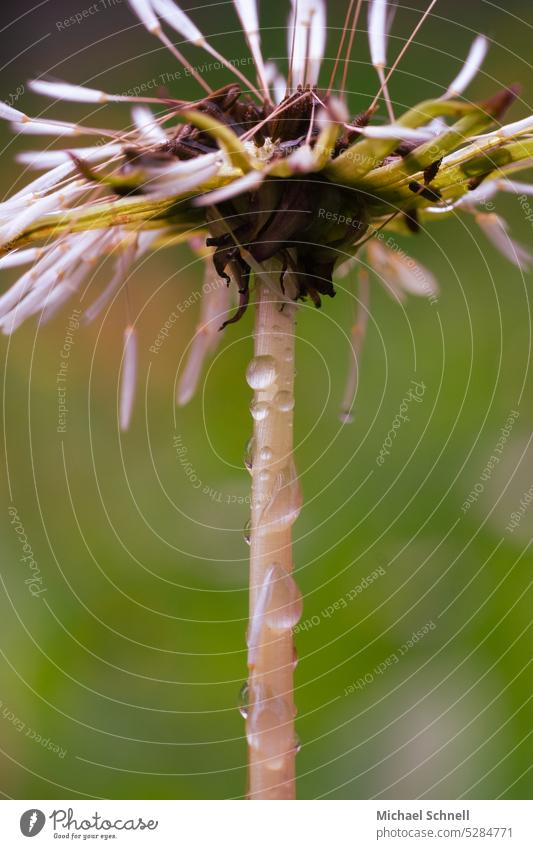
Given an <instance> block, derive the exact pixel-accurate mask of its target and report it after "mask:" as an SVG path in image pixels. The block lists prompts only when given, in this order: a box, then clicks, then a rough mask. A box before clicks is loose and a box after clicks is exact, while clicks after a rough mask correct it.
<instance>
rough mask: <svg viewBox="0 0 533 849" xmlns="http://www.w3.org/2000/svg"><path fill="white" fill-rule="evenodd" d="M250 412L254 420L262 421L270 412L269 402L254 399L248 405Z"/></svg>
mask: <svg viewBox="0 0 533 849" xmlns="http://www.w3.org/2000/svg"><path fill="white" fill-rule="evenodd" d="M250 412H251V414H252V416H253V418H254V419H255V421H256V422H262V421H263V419H266V417H267V416H268V414H269V413H270V404H268V403H267V402H266V401H254V402H253V404H252V406H251V407H250Z"/></svg>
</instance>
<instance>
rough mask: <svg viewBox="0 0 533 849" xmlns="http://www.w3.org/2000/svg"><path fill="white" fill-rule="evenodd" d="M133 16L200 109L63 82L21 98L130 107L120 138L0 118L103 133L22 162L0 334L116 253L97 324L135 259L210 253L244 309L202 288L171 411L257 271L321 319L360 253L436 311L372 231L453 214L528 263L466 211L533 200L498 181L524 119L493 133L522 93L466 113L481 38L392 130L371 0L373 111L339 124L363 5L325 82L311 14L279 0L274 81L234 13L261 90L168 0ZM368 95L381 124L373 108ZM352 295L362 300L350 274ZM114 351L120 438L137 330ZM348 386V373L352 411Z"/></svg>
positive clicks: (224, 294) (512, 158)
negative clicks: (285, 13) (196, 59)
mask: <svg viewBox="0 0 533 849" xmlns="http://www.w3.org/2000/svg"><path fill="white" fill-rule="evenodd" d="M434 2H435V0H434ZM434 2H432V3H430V4H429V6H428V9H427V10H426V12H425V13H424V15H423V16H422V18H421V20H420V21H419V23H418V25H417V27H416V29H415V31H414V32H413V35H412V38H414V36H415V35H416V33H417V32H418V30H419V28H420V26H421V25H422V24H423V22H424V21H425V19H426V17H427V15H428V14H429V13H430V11H431V9H432V8H433V6H434ZM129 3H130V6H131V7H132V9H133V10H134V12H135V13H136V14H137V15H138V17H139V18H140V20H141V21H142V23H143V24H144V25H145V27H146V28H147V29H148V30H149V31H150V32H151V33H153V34H154V35H155V36H156V37H157V38H159V39H160V40H161V41H162V42H163V43H164V44H165V45H166V46H167V47H168V49H169V50H170V51H171V52H172V54H173V55H174V56H175V57H176V59H177V61H178V62H179V63H180V64H183V65H184V66H185V67H187V68H188V69H189V71H190V73H191V75H192V76H193V77H194V78H195V80H196V82H197V83H198V86H199V97H198V99H197V100H195V101H183V100H176V99H174V98H172V97H170V96H168V97H166V96H164V97H155V98H149V97H130V96H127V95H113V94H106V93H104V92H102V91H97V90H95V89H91V88H84V87H80V86H77V85H70V84H67V83H56V82H46V81H43V80H36V81H33V82H32V83H31V84H30V87H31V88H32V90H33V91H35V92H37V93H40V94H43V95H46V96H48V97H51V98H55V99H57V100H60V101H77V102H84V103H92V104H95V103H134V105H133V108H132V118H133V122H134V128H133V129H132V130H129V131H127V132H124V133H118V132H115V131H112V130H102V129H101V128H96V127H86V126H81V125H77V124H73V123H67V122H62V121H52V120H41V119H34V118H31V117H29V116H27V115H26V114H24V113H22V112H20V111H18V110H16V109H14V108H11V107H8V106H6V105H3V104H2V105H0V116H1V117H3V118H6V119H8V120H10V121H11V122H12V125H13V128H14V130H15V131H17V132H20V133H27V134H30V135H39V134H49V135H52V136H61V137H65V138H69V139H70V138H71V137H72V138H74V137H79V136H83V135H86V136H88V137H89V138H91V137H92V138H93V139H95V137H96V138H98V139H99V140H100V139H101V138H102V137H105V138H106V139H107V141H106V142H105V143H103V144H102V143H99V144H95V145H94V146H89V147H75V146H73V147H71V146H69V147H66V148H65V149H62V150H54V151H45V152H34V151H29V152H26V153H23V154H22V155H21V156H20V157H19V160H20V161H21V162H23V163H25V164H27V165H29V166H30V167H32V168H35V169H40V170H43V171H44V173H43V175H42V176H40V177H38V178H37V179H36V180H34V181H33V182H32V183H30V184H29V185H28V186H26V187H25V188H24V189H22V190H21V191H19V192H17V193H16V194H15V195H14V196H13V197H11V198H10V199H9V200H7V201H5V202H4V203H3V204H1V205H0V222H1V223H0V245H1V248H2V253H3V256H2V258H1V259H0V265H1V266H3V267H8V266H18V265H20V266H23V265H25V266H29V269H28V270H27V271H26V272H25V273H24V274H23V275H22V277H20V279H19V280H18V282H16V283H15V285H13V286H12V287H11V288H10V289H9V290H8V291H7V292H5V294H3V295H2V296H1V297H0V326H1V328H2V330H3V331H4V332H6V333H9V332H11V331H12V330H14V329H15V328H17V327H18V326H19V325H20V324H21V323H22V322H23V321H24V320H25V319H27V318H28V317H29V316H31V315H36V314H40V315H41V320H46V319H47V318H49V317H50V316H52V315H53V314H54V313H55V312H56V310H57V309H58V308H59V307H61V305H62V304H63V303H64V301H65V300H66V299H67V298H69V297H70V295H71V294H72V293H73V292H75V291H76V290H78V289H79V288H80V287H81V285H82V283H83V281H84V280H85V278H86V277H87V275H88V274H89V271H90V270H91V269H92V267H93V265H94V262H95V261H96V260H99V259H102V258H104V257H106V256H109V255H111V256H112V257H113V258H114V261H115V272H114V274H113V276H112V279H111V280H110V282H109V284H108V285H107V287H106V288H105V289H104V290H103V291H101V292H100V293H99V294H98V295H97V296H96V298H95V300H94V302H93V303H92V305H91V306H90V307H89V308H88V310H87V313H86V315H87V318H88V319H89V320H91V319H93V318H94V317H95V316H97V315H98V314H99V313H100V311H101V310H102V309H103V308H104V307H105V306H106V305H107V304H108V303H109V302H110V301H111V299H112V298H113V297H114V296H115V295H116V293H117V291H118V290H119V289H120V288H121V287H122V286H123V285H124V280H125V278H126V276H129V274H130V271H131V267H132V266H133V265H134V264H135V263H136V262H137V261H138V260H139V258H140V257H141V256H143V255H144V254H146V253H147V252H149V251H151V250H154V249H159V248H160V247H162V246H173V245H175V244H176V243H179V242H183V241H188V242H190V243H191V245H192V246H193V248H194V249H195V250H197V251H199V252H200V253H201V255H202V256H204V258H205V262H206V275H207V276H208V278H209V279H210V280H211V281H213V280H214V279H218V278H220V279H222V280H223V281H226V282H227V283H228V285H229V284H230V283H235V284H236V287H237V290H238V306H237V311H236V312H235V314H234V315H232V316H231V317H229V318H226V320H225V321H223V322H221V320H220V315H224V314H227V313H228V310H229V309H230V308H231V302H230V297H231V293H230V292H229V291H227V290H226V288H225V287H221V286H217V285H211V286H207V287H205V289H206V292H207V294H206V295H205V303H204V306H203V311H202V315H201V318H200V324H199V327H198V332H197V335H196V337H195V339H194V342H193V345H192V347H191V355H190V360H189V362H188V364H187V366H186V368H185V370H184V373H183V376H182V379H181V384H180V387H179V393H178V401H179V402H180V403H185V402H186V401H187V400H188V399H189V398H190V397H191V395H192V393H193V391H194V388H195V385H196V383H197V381H198V378H199V375H200V372H201V368H202V363H203V360H204V357H205V355H206V354H207V353H208V352H209V351H211V350H212V349H213V347H214V345H215V343H216V339H217V335H218V330H219V327H220V325H221V324H222V326H223V327H224V326H225V325H227V324H230V323H232V322H235V321H236V320H237V319H238V318H240V317H241V315H242V314H243V312H244V311H245V309H246V306H247V303H248V299H249V289H250V279H251V275H253V274H255V275H261V274H263V272H264V269H265V268H266V267H267V266H268V268H269V274H268V281H269V285H270V286H273V287H276V289H277V295H278V296H279V297H280V298H282V299H283V298H285V299H287V300H297V299H301V298H306V297H309V298H311V299H312V301H314V303H315V304H316V305H317V306H320V303H321V296H323V295H329V296H333V295H334V294H335V290H334V285H333V279H334V276H335V273H338V274H339V275H343V274H345V273H346V272H347V271H349V270H350V269H351V268H352V267H353V265H354V264H355V263H354V260H353V259H352V258H355V257H357V258H358V259H364V261H365V265H366V266H371V267H372V268H374V269H375V270H376V272H377V275H378V277H380V278H381V279H383V280H385V281H386V284H387V287H388V288H389V290H390V291H392V293H393V294H394V295H395V296H396V297H399V298H401V297H403V296H404V295H405V293H411V294H419V295H426V296H429V297H432V296H435V294H436V291H437V284H436V281H435V280H434V277H433V275H432V274H431V272H430V271H428V270H425V269H423V270H422V271H423V273H421V267H420V265H418V264H417V263H416V262H414V260H411V259H410V258H409V257H407V256H406V255H405V254H403V253H401V252H399V251H394V250H392V249H391V248H390V247H389V246H388V245H387V243H386V242H385V241H384V240H380V239H379V238H375V237H376V236H379V234H380V233H382V232H385V231H386V230H393V231H397V232H405V233H417V232H418V231H419V229H420V227H421V225H422V224H423V225H424V226H426V225H427V224H428V223H429V222H430V221H431V220H433V219H437V220H439V219H442V218H445V217H446V215H449V214H451V213H452V212H453V211H458V210H460V211H462V212H464V213H465V214H468V215H473V216H474V217H475V218H476V220H477V222H478V223H479V225H480V227H481V228H482V230H483V232H484V233H485V234H486V235H487V236H488V237H489V238H490V239H491V241H492V242H493V243H494V244H495V245H496V247H498V248H500V249H501V250H502V252H503V253H504V254H505V255H506V256H507V257H508V258H509V259H510V260H511V261H512V262H515V263H516V264H521V263H524V262H529V260H530V259H531V257H530V255H529V253H528V252H527V251H526V250H525V249H524V248H523V247H521V246H519V245H516V244H515V243H514V242H513V241H512V239H511V238H510V236H509V234H508V231H507V228H506V225H505V222H504V221H503V220H502V219H501V218H500V217H499V216H498V215H496V214H495V213H493V212H490V213H487V212H486V211H479V204H480V203H481V204H483V203H485V202H486V201H487V199H488V198H489V197H491V196H492V195H493V194H494V193H495V192H497V191H500V190H501V191H520V192H522V193H524V192H531V187H530V186H528V185H526V184H519V185H517V184H516V183H514V182H512V181H511V180H510V179H509V178H510V176H511V175H512V174H513V172H515V171H517V170H519V169H521V168H524V167H526V166H528V165H530V161H531V156H532V155H533V137H532V133H533V118H532V117H528V118H526V119H524V120H521V121H517V122H515V123H512V124H508V125H502V123H501V122H502V118H503V115H504V113H505V111H506V110H507V108H508V107H509V105H510V104H511V103H512V101H513V100H514V98H515V97H516V93H517V90H516V88H515V87H510V88H509V89H508V90H505V91H503V92H499V93H497V94H496V95H494V96H492V97H491V98H490V99H488V100H486V101H485V102H483V103H479V104H472V103H471V102H469V101H467V100H462V99H460V96H461V95H462V93H463V92H464V90H465V89H466V87H467V86H468V84H469V83H470V81H471V80H472V78H473V77H474V75H475V74H476V72H477V71H478V69H479V67H480V65H481V63H482V61H483V59H484V56H485V53H486V49H487V42H486V40H485V39H484V38H483V37H482V36H479V37H477V38H476V39H475V41H474V43H473V44H472V47H471V50H470V53H469V55H468V56H467V58H466V60H465V63H464V65H463V67H462V69H461V70H460V72H459V74H458V76H457V77H456V79H455V80H454V81H453V82H452V83H451V85H450V86H449V88H448V90H447V91H446V92H444V93H443V94H440V95H439V96H438V97H436V98H435V99H434V100H427V101H424V102H422V103H419V104H418V105H416V106H414V107H413V108H411V109H410V110H409V111H407V112H405V113H403V114H401V115H399V116H396V114H395V110H394V107H393V103H392V101H391V98H390V95H389V81H390V77H391V74H392V72H393V71H394V69H395V67H396V65H397V64H398V62H399V61H401V58H402V56H403V54H404V52H405V49H404V50H402V51H401V53H400V55H399V57H398V59H397V60H396V61H395V62H394V64H393V65H392V66H391V68H390V70H389V71H388V72H386V70H385V69H386V67H387V32H388V25H389V20H388V13H389V11H390V10H388V8H387V3H386V2H385V0H370V3H369V10H368V31H369V41H370V52H371V58H372V63H373V65H374V67H375V68H376V71H377V74H378V78H379V91H378V93H377V95H376V97H375V98H374V100H373V101H372V102H371V103H367V104H362V107H363V108H362V111H360V112H359V114H357V115H356V116H350V115H349V112H348V108H347V105H346V102H345V98H344V90H345V87H346V75H347V69H348V61H347V60H348V59H349V56H350V52H351V49H352V43H353V38H354V34H355V32H356V29H357V26H358V23H359V18H360V13H361V9H362V3H361V2H357V3H356V2H355V0H352V2H351V3H350V4H349V9H348V14H347V17H346V25H345V27H344V31H343V35H342V38H341V41H340V44H339V46H338V51H337V57H336V61H335V65H334V68H333V70H332V73H331V75H330V79H329V83H328V84H327V85H325V84H324V82H322V84H320V83H319V77H320V69H321V62H322V57H323V53H324V49H325V43H326V20H325V19H326V14H325V9H326V4H325V2H323V0H298V2H296V0H293V2H292V3H291V11H290V16H289V22H288V28H287V51H288V56H289V63H288V73H287V78H286V79H285V78H284V77H283V76H282V75H281V72H280V71H279V70H278V68H277V67H275V66H274V65H273V63H271V62H269V63H265V61H264V60H263V56H262V53H261V44H260V27H259V20H258V12H257V8H256V3H255V2H254V0H234V6H235V11H236V13H237V15H238V17H239V19H240V22H241V24H242V27H243V35H244V38H245V39H246V41H247V44H248V47H249V49H250V52H251V55H252V57H253V64H254V67H255V71H256V76H257V79H256V80H255V81H251V80H249V79H247V77H245V76H244V74H243V73H242V71H241V70H240V68H239V67H238V66H237V65H236V64H235V63H232V62H231V61H229V60H227V59H226V58H225V57H224V56H222V55H220V53H218V51H217V50H215V49H214V48H213V47H212V46H211V45H210V43H209V42H208V41H207V40H206V39H205V38H204V36H203V34H202V33H201V32H200V30H199V29H198V27H197V26H196V25H195V24H194V23H193V21H192V20H191V19H190V18H189V17H188V16H187V15H186V14H185V13H184V12H183V11H181V10H180V9H179V8H178V6H176V5H175V4H174V3H173V2H172V0H129ZM167 31H168V32H171V31H174V32H176V33H178V34H179V35H180V36H181V37H182V38H183V39H185V40H186V41H188V42H190V44H192V45H194V46H196V47H198V48H202V49H204V50H206V51H208V52H209V53H210V54H211V55H212V56H213V57H214V58H215V59H216V60H217V61H218V62H220V63H221V64H222V65H224V66H225V67H226V68H227V70H228V73H231V74H232V76H233V82H230V83H228V85H226V86H225V87H224V88H222V89H220V90H218V91H212V90H211V88H210V87H209V85H208V84H207V83H206V81H205V79H204V78H203V77H202V76H201V74H200V73H199V72H198V71H197V70H196V69H195V68H194V67H193V66H192V65H191V64H190V63H189V62H188V61H187V59H186V58H185V57H184V56H183V55H182V53H181V52H180V51H179V50H178V49H177V48H176V47H175V45H174V44H173V43H172V41H171V40H170V37H169V35H167ZM410 41H411V39H410V40H409V41H408V42H407V44H406V45H405V47H407V46H408V45H409V43H410ZM381 99H383V101H384V103H385V106H386V109H387V115H388V118H387V123H383V121H382V119H379V117H378V114H377V113H378V104H379V102H380V100H381ZM147 104H151V107H152V109H150V107H149V105H147ZM153 109H155V110H157V112H154V111H152V110H153ZM69 144H70V142H69ZM272 268H274V269H276V273H275V274H272V273H271V271H272ZM336 269H337V272H336ZM288 271H289V272H290V274H287V272H288ZM360 285H361V294H362V297H363V300H364V296H365V291H366V287H367V285H368V284H367V280H366V277H365V276H364V274H363V275H362V277H361V280H360ZM360 330H361V327H360V326H359V327H358V331H359V332H360ZM124 338H125V352H126V358H125V368H124V369H123V397H122V404H121V425H122V426H123V427H126V426H127V424H128V422H129V419H130V415H131V407H132V402H133V397H134V389H133V387H134V375H135V361H136V343H135V328H134V327H133V326H131V324H128V326H127V327H126V330H125V336H124ZM356 344H360V343H356ZM354 380H355V377H354V375H353V374H352V375H351V377H350V380H349V386H348V389H347V395H346V398H345V408H346V415H348V411H349V409H350V406H351V399H352V396H353V390H354Z"/></svg>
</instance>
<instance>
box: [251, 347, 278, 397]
mask: <svg viewBox="0 0 533 849" xmlns="http://www.w3.org/2000/svg"><path fill="white" fill-rule="evenodd" d="M276 375H277V372H276V361H275V359H274V357H271V356H270V355H269V354H264V355H262V356H259V357H254V358H253V360H250V362H249V363H248V368H247V369H246V380H247V382H248V386H250V387H251V388H252V389H268V387H269V386H271V385H272V384H273V383H274V381H275V379H276Z"/></svg>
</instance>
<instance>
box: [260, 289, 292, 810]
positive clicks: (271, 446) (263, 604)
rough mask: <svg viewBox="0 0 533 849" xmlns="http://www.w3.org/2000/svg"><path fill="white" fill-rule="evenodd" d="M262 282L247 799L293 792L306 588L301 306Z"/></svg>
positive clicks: (283, 796) (287, 796) (286, 795)
mask: <svg viewBox="0 0 533 849" xmlns="http://www.w3.org/2000/svg"><path fill="white" fill-rule="evenodd" d="M280 298H281V296H277V295H276V294H275V290H274V291H273V290H272V289H271V288H270V287H268V286H267V285H266V284H265V283H263V282H261V281H259V280H257V282H256V304H255V311H256V317H255V334H254V358H253V359H252V361H251V362H250V364H249V366H248V370H247V380H248V383H249V384H250V386H251V387H252V389H253V390H254V398H253V402H252V407H251V410H252V416H253V419H254V432H253V442H252V446H253V448H252V452H251V458H252V459H251V473H252V515H251V538H250V544H251V551H250V624H249V629H248V673H249V677H248V713H247V720H246V734H247V740H248V748H249V776H248V798H250V799H293V798H294V797H295V755H296V749H297V742H296V736H295V732H294V716H295V713H296V711H295V706H294V694H293V673H294V668H295V665H296V659H295V650H294V642H293V628H294V626H295V625H296V623H297V622H298V619H299V618H300V616H301V608H302V602H301V595H300V593H299V591H298V588H297V586H296V584H295V582H294V579H293V577H292V570H293V558H292V525H293V523H294V522H295V520H296V518H297V517H298V514H299V512H300V508H301V494H300V488H299V483H298V479H297V476H296V471H295V466H294V460H293V408H294V329H295V315H296V307H295V305H294V304H292V303H287V301H286V300H285V299H284V300H283V301H281V299H280Z"/></svg>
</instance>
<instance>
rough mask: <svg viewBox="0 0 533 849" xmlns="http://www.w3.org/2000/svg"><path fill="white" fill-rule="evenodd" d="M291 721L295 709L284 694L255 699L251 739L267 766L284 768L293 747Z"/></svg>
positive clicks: (249, 727) (250, 721)
mask: <svg viewBox="0 0 533 849" xmlns="http://www.w3.org/2000/svg"><path fill="white" fill-rule="evenodd" d="M292 723H293V715H292V711H291V710H290V708H289V705H288V704H287V702H286V701H285V699H284V698H283V697H282V696H273V697H271V698H263V699H262V700H261V701H256V702H255V704H254V705H253V708H252V709H251V710H250V711H249V714H248V722H247V728H246V735H247V738H248V743H249V745H250V747H251V748H252V749H254V750H255V751H256V752H259V753H260V754H261V756H262V757H263V758H264V759H265V766H266V767H267V768H268V769H271V770H279V769H282V767H283V765H284V763H285V760H286V758H287V757H288V756H289V754H290V753H292V752H293V751H294V734H293V726H292Z"/></svg>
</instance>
